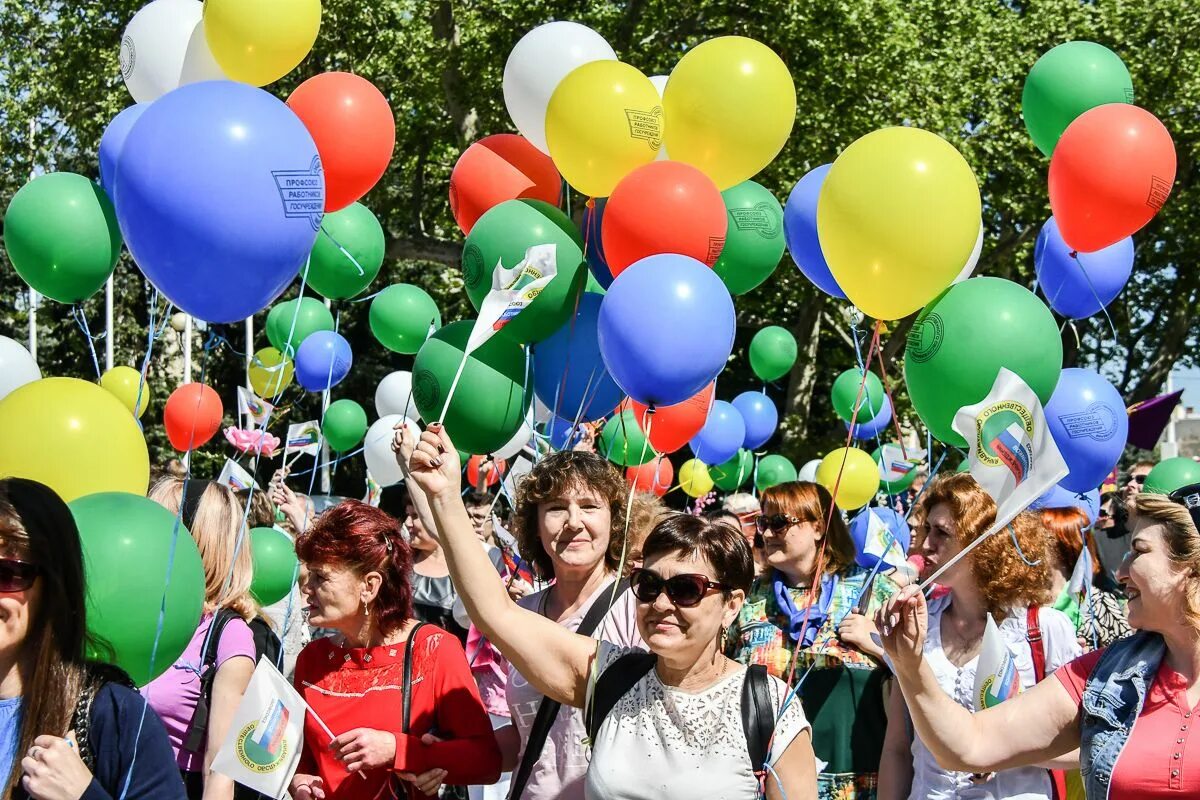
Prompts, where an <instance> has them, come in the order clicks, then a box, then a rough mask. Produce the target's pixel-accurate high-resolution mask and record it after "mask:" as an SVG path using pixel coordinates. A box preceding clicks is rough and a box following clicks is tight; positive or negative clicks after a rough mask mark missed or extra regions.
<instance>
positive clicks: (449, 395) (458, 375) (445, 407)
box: [438, 350, 471, 425]
mask: <svg viewBox="0 0 1200 800" xmlns="http://www.w3.org/2000/svg"><path fill="white" fill-rule="evenodd" d="M470 357H471V353H470V351H469V350H464V351H463V357H462V361H460V362H458V371H457V372H455V373H454V380H452V381H450V389H449V391H447V392H446V402H445V403H443V404H442V413H441V414H438V424H439V425H441V424H442V423H443V422H445V421H446V412H448V411H449V410H450V401H451V400H452V399H453V398H454V392H455V390H457V389H458V382H459V380H461V379H462V375H463V370H464V369H466V368H467V359H468V358H470Z"/></svg>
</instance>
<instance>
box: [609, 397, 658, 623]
mask: <svg viewBox="0 0 1200 800" xmlns="http://www.w3.org/2000/svg"><path fill="white" fill-rule="evenodd" d="M653 415H654V409H653V407H651V409H650V410H649V411H648V412H647V413H646V438H645V439H643V440H642V454H641V456H640V457H639V458H638V462H639V463H640V464H644V463H646V448H647V447H649V446H650V429H651V428H652V427H653V426H654V416H653ZM626 444H628V441H627V442H626ZM635 494H636V492H634V491H633V489H632V488H631V489H630V490H629V497H627V498H626V500H625V533H624V534H623V535H622V536H621V560H620V561H619V562H618V563H619V564H620V565H621V567H620V569H619V570H617V580H615V581H613V588H612V596H611V597H610V598H609V599H608V606H609V608H612V605H613V603H615V602H617V589H619V588H620V586H621V580H620V579H621V576H622V575H624V574H625V559H626V558H628V557H629V515H630V514H632V513H633V497H634V495H635Z"/></svg>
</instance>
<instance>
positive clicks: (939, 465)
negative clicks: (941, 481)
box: [904, 447, 950, 522]
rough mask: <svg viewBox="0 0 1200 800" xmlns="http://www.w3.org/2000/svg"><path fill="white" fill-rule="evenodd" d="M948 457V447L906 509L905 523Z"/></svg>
mask: <svg viewBox="0 0 1200 800" xmlns="http://www.w3.org/2000/svg"><path fill="white" fill-rule="evenodd" d="M948 455H950V448H949V447H947V448H946V449H945V450H943V451H942V457H941V458H939V459H938V460H937V464H935V465H934V467H933V471H932V472H930V473H929V477H928V478H926V479H925V484H924V485H923V486H922V487H921V491H919V492H917V496H916V497H914V498H913V501H912V505H910V506H909V507H908V513H907V514H905V515H904V521H905V522H908V521H909V519H911V518H912V515H913V511H915V510H916V508H917V505H918V504H919V503H920V502H921V498H922V497H924V496H925V490H926V489H928V488H929V487H930V486H932V485H933V479H934V478H936V477H937V474H938V470H940V469H941V468H942V462H943V461H945V460H946V456H948Z"/></svg>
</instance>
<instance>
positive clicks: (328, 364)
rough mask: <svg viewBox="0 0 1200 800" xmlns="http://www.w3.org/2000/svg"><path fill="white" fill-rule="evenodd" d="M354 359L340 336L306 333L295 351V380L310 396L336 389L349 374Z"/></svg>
mask: <svg viewBox="0 0 1200 800" xmlns="http://www.w3.org/2000/svg"><path fill="white" fill-rule="evenodd" d="M353 363H354V356H353V355H352V354H351V353H350V343H349V342H347V341H346V340H345V339H344V338H342V335H341V334H340V333H334V332H333V331H317V332H316V333H310V334H309V335H308V337H307V338H305V340H304V341H303V342H301V343H300V349H299V350H297V351H296V380H297V381H299V382H300V385H301V386H303V387H304V388H305V389H308V390H309V391H310V392H320V391H323V390H325V389H328V388H330V387H332V386H337V385H338V384H339V383H341V382H342V379H343V378H345V377H346V375H347V374H349V372H350V366H351V365H352V364H353Z"/></svg>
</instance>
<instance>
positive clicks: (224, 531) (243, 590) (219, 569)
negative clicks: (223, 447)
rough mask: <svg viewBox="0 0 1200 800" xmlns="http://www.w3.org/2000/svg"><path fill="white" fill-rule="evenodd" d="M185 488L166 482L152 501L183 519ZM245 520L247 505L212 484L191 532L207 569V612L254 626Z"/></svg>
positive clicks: (155, 489) (251, 565) (153, 491)
mask: <svg viewBox="0 0 1200 800" xmlns="http://www.w3.org/2000/svg"><path fill="white" fill-rule="evenodd" d="M183 483H184V482H183V481H181V480H180V479H179V478H163V479H162V480H160V481H159V482H158V483H156V484H154V487H153V488H152V489H151V490H150V494H149V497H150V499H151V500H153V501H154V502H156V503H158V504H159V505H160V506H162V507H163V508H165V509H167V510H168V511H170V512H171V513H172V514H178V513H179V508H180V505H181V504H182V503H183ZM243 520H244V516H243V512H242V506H241V504H240V503H238V500H237V497H236V496H235V495H234V493H233V490H232V489H230V488H229V487H228V486H222V485H220V484H218V483H214V482H212V481H209V482H208V485H207V486H206V487H205V488H204V493H203V494H202V495H201V496H200V504H199V507H198V508H197V509H196V517H195V519H194V520H193V521H192V526H191V528H190V529H189V530H190V532H191V534H192V539H194V540H195V541H196V547H197V548H198V549H199V550H200V561H201V563H203V564H204V610H205V611H206V612H213V611H216V610H217V609H218V608H227V609H229V610H231V611H234V612H236V613H237V614H238V615H239V616H241V618H242V619H244V620H245V621H246V622H250V621H251V620H253V619H254V618H255V617H257V616H258V614H259V610H260V609H259V605H258V603H257V601H255V599H254V597H253V596H252V595H251V594H250V582H251V580H252V579H253V578H254V558H253V556H252V555H251V552H250V535H249V531H248V530H247V531H244V532H243V530H242V528H243ZM239 536H241V538H242V542H241V547H239V546H238V537H239Z"/></svg>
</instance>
